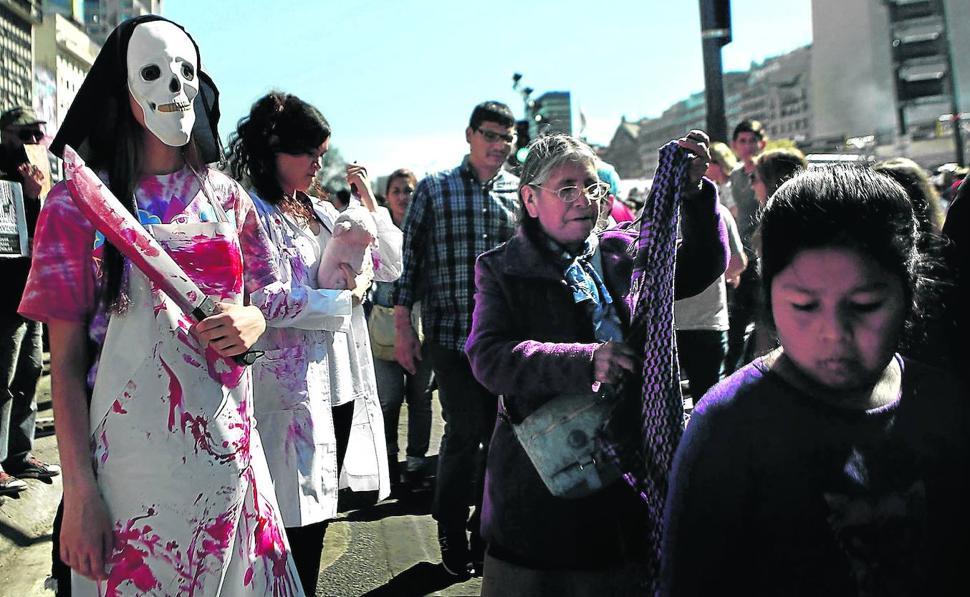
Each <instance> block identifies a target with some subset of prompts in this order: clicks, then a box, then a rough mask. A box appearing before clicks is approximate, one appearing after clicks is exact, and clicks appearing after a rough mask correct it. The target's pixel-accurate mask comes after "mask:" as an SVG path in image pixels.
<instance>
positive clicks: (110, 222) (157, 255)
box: [64, 145, 260, 365]
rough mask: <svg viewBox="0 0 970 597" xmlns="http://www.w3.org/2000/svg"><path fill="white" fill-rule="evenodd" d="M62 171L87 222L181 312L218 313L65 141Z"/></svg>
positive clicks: (245, 359) (243, 361)
mask: <svg viewBox="0 0 970 597" xmlns="http://www.w3.org/2000/svg"><path fill="white" fill-rule="evenodd" d="M64 174H65V178H66V180H67V188H68V190H69V191H70V192H71V198H72V199H73V200H74V204H75V205H77V207H78V209H80V210H81V212H82V213H83V214H84V215H85V217H87V219H88V220H89V221H90V222H91V224H92V225H94V227H95V228H96V229H97V230H98V232H100V233H101V234H103V235H104V237H105V239H107V241H108V242H110V243H111V244H112V245H114V246H115V248H117V249H118V251H119V252H121V254H122V255H124V256H125V257H127V258H128V259H129V260H131V262H132V263H133V264H135V267H137V268H138V269H139V270H141V272H142V273H143V274H145V275H146V276H147V277H148V278H149V279H150V280H151V281H152V282H154V283H155V284H156V285H157V286H158V287H159V288H160V289H161V290H162V291H163V292H164V293H165V294H167V295H168V296H169V297H170V298H171V299H172V300H174V301H175V302H176V303H177V304H178V305H179V307H181V308H182V310H183V311H184V312H185V313H187V314H189V315H190V316H191V317H192V319H194V320H195V321H197V322H198V321H202V320H203V319H205V318H206V317H209V316H211V315H217V314H218V313H219V308H218V307H217V306H216V303H215V302H214V301H213V300H212V299H211V298H209V297H208V296H206V294H205V293H204V292H202V290H201V289H200V288H199V287H198V286H197V285H196V284H195V282H193V281H192V280H191V279H190V278H189V277H188V275H186V273H185V272H184V271H183V270H182V268H181V267H179V265H178V264H177V263H176V262H175V260H174V259H172V257H171V256H170V255H169V254H168V253H166V252H165V249H163V248H162V246H161V245H160V244H159V243H158V241H156V240H155V237H153V236H152V235H151V234H150V233H149V232H148V231H147V230H145V227H144V226H142V225H141V223H140V222H139V221H138V220H137V219H135V216H134V215H132V214H131V212H129V211H128V210H127V209H125V206H124V205H122V204H121V201H119V200H118V198H117V197H115V196H114V194H113V193H112V192H111V190H110V189H108V187H106V186H105V185H104V183H103V182H102V181H101V179H100V178H98V177H97V175H96V174H95V173H94V172H93V171H92V170H91V169H90V168H88V167H87V166H86V165H85V164H84V160H82V159H81V156H79V155H78V154H77V152H76V151H74V150H73V149H72V148H71V147H70V146H67V145H65V146H64ZM259 354H260V353H259V352H257V351H249V352H246V353H243V354H240V355H236V356H235V357H233V360H235V361H236V362H237V363H239V364H240V365H251V364H253V362H254V361H255V360H256V359H257V358H258V356H259Z"/></svg>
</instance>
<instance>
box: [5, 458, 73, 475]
mask: <svg viewBox="0 0 970 597" xmlns="http://www.w3.org/2000/svg"><path fill="white" fill-rule="evenodd" d="M7 468H8V469H10V474H11V475H13V476H14V477H19V478H21V479H50V478H51V477H56V476H57V475H59V474H61V467H60V465H58V464H47V463H46V462H41V461H40V460H37V458H36V457H34V456H28V457H27V459H26V460H24V462H23V464H21V465H7Z"/></svg>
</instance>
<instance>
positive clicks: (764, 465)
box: [663, 167, 970, 595]
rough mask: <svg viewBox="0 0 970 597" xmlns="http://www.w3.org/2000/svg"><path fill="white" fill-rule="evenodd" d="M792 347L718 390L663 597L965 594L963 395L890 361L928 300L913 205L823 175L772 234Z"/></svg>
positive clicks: (678, 473) (768, 259)
mask: <svg viewBox="0 0 970 597" xmlns="http://www.w3.org/2000/svg"><path fill="white" fill-rule="evenodd" d="M761 236H762V247H763V256H762V275H763V280H764V296H765V301H766V302H765V304H766V305H769V306H770V316H771V319H772V320H773V325H774V328H775V331H777V334H778V338H779V341H780V344H781V348H779V349H777V350H776V351H774V352H772V353H769V354H768V355H766V356H765V357H762V358H760V359H757V360H755V361H754V362H753V363H751V364H750V365H748V366H747V367H745V368H743V369H741V370H739V371H738V372H737V373H735V374H734V375H732V376H731V377H729V378H728V379H726V380H724V381H723V382H721V383H720V384H719V385H717V386H715V387H714V388H713V389H712V390H711V391H710V392H708V394H707V395H706V396H705V397H704V399H703V400H702V401H701V403H700V405H699V407H698V408H697V409H696V410H695V411H694V415H693V419H692V420H691V422H690V425H689V426H688V429H687V432H686V434H685V436H684V439H683V441H682V443H681V445H680V447H679V449H678V452H677V456H676V458H675V462H674V471H673V475H672V480H671V487H670V492H669V495H668V501H667V512H666V516H665V539H664V565H663V582H664V585H663V587H664V588H663V593H664V594H665V595H710V594H747V595H919V594H922V595H942V594H950V593H961V594H965V593H966V587H965V586H964V587H963V588H961V584H962V583H963V582H964V581H962V578H961V575H960V574H959V570H960V566H961V564H962V562H963V561H964V560H965V559H966V556H967V555H968V554H970V514H968V511H967V509H966V508H965V507H964V506H963V504H964V503H965V501H966V496H967V491H968V489H970V466H968V465H970V433H968V431H970V417H968V409H967V405H966V401H965V397H966V394H965V392H964V390H962V389H961V388H959V387H958V386H957V383H956V382H955V381H954V380H953V379H952V378H950V377H948V376H947V375H945V374H944V373H943V372H940V371H936V370H932V369H929V368H928V367H925V366H923V365H920V364H918V363H916V362H913V361H911V360H908V359H905V358H902V357H900V356H899V354H897V353H896V350H897V344H898V341H899V337H900V335H901V333H902V332H903V329H904V326H905V324H906V321H907V318H909V317H911V316H913V315H915V314H917V313H918V309H917V303H918V301H917V300H916V299H917V298H918V296H919V294H920V292H919V291H920V289H921V287H922V279H921V277H920V274H919V272H920V269H921V256H920V254H919V252H918V250H917V247H918V242H919V237H918V236H919V232H918V227H917V222H916V219H915V217H914V215H913V210H912V207H911V205H910V203H909V201H908V200H907V197H906V193H905V191H904V190H903V189H902V188H901V187H900V186H899V185H898V184H896V183H895V182H894V181H892V180H890V179H889V178H887V177H885V176H883V175H880V174H876V173H873V172H871V171H869V170H866V169H855V168H845V167H837V168H833V169H819V170H811V171H809V172H806V173H803V174H801V175H799V176H798V177H796V178H795V179H793V180H791V181H789V182H787V183H786V184H785V185H783V186H782V187H781V188H780V189H779V190H778V191H777V192H776V194H775V195H774V196H772V198H771V199H770V200H769V201H768V203H767V205H766V207H765V211H764V214H763V215H762V220H761Z"/></svg>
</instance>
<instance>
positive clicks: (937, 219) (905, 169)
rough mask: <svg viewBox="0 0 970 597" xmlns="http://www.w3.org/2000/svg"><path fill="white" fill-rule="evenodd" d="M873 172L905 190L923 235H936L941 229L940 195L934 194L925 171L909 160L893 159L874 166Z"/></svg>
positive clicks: (941, 210)
mask: <svg viewBox="0 0 970 597" xmlns="http://www.w3.org/2000/svg"><path fill="white" fill-rule="evenodd" d="M875 170H876V172H879V173H880V174H885V175H886V176H888V177H890V178H892V179H893V180H895V181H896V182H898V183H899V184H901V185H902V186H903V188H904V189H906V194H907V195H909V200H910V201H912V203H913V210H914V211H915V212H916V219H917V220H919V223H920V231H921V232H922V233H923V234H926V235H930V234H938V233H939V232H940V231H941V230H942V229H943V209H942V208H941V207H940V194H939V193H937V192H936V189H935V188H934V187H933V183H931V182H930V178H929V176H927V175H926V171H925V170H923V168H921V167H920V165H919V164H917V163H916V162H914V161H913V160H911V159H909V158H893V159H891V160H886V161H885V162H880V163H878V164H876V166H875Z"/></svg>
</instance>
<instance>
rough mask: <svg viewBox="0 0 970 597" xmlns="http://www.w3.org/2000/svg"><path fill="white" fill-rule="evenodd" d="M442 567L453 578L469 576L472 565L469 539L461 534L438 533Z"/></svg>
mask: <svg viewBox="0 0 970 597" xmlns="http://www.w3.org/2000/svg"><path fill="white" fill-rule="evenodd" d="M438 546H439V547H440V548H441V566H442V567H443V568H444V569H445V572H447V573H448V574H450V575H452V576H468V575H469V572H470V569H471V566H472V563H471V560H470V559H469V555H468V539H467V538H466V537H465V533H464V531H462V532H461V533H451V534H441V533H440V532H439V533H438Z"/></svg>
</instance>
